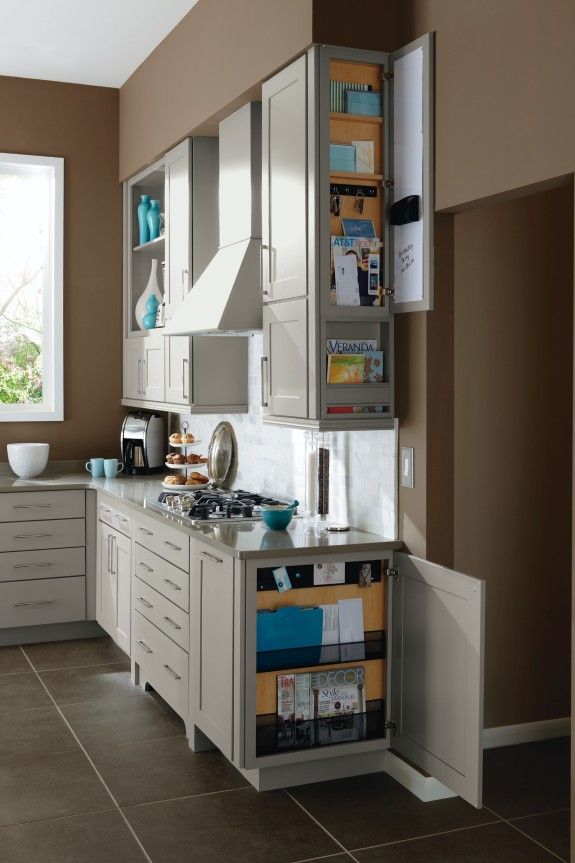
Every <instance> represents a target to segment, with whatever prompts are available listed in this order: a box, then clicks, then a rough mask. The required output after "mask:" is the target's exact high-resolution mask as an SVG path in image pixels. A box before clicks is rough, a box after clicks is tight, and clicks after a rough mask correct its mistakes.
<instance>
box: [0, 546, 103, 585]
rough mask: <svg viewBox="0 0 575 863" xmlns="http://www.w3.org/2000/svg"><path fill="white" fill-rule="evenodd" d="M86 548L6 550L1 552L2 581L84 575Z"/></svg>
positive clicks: (0, 577) (0, 572)
mask: <svg viewBox="0 0 575 863" xmlns="http://www.w3.org/2000/svg"><path fill="white" fill-rule="evenodd" d="M85 572H86V551H85V549H84V548H49V549H46V550H43V551H5V552H3V553H2V554H0V582H1V581H29V580H30V579H40V578H65V577H69V576H72V575H84V574H85Z"/></svg>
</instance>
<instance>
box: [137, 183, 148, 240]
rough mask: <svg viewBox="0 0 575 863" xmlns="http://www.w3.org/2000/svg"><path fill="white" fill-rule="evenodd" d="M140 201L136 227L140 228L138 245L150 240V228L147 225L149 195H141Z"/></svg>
mask: <svg viewBox="0 0 575 863" xmlns="http://www.w3.org/2000/svg"><path fill="white" fill-rule="evenodd" d="M141 198H142V201H141V203H140V204H138V227H139V229H140V245H142V243H149V242H150V228H149V226H148V219H147V215H148V210H149V209H150V196H149V195H141Z"/></svg>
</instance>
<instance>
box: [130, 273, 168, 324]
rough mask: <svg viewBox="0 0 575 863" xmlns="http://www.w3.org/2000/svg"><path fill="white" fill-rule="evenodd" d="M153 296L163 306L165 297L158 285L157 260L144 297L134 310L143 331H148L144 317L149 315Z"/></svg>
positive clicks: (143, 294) (144, 291)
mask: <svg viewBox="0 0 575 863" xmlns="http://www.w3.org/2000/svg"><path fill="white" fill-rule="evenodd" d="M151 296H154V297H155V298H156V300H157V302H158V304H159V305H161V304H162V301H163V297H162V294H161V292H160V286H159V285H158V261H157V259H156V258H152V262H151V266H150V278H149V279H148V284H147V285H146V287H145V288H144V290H143V292H142V296H141V297H140V299H139V300H138V302H137V303H136V308H135V309H134V315H135V318H136V323H137V324H138V326H139V327H140V329H141V330H144V329H146V327H144V317H145V316H146V314H148V307H147V303H148V300H149V299H150V297H151Z"/></svg>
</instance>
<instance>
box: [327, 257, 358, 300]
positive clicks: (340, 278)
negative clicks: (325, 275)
mask: <svg viewBox="0 0 575 863" xmlns="http://www.w3.org/2000/svg"><path fill="white" fill-rule="evenodd" d="M333 266H334V272H335V292H336V296H337V304H338V306H359V305H360V301H359V281H358V278H357V257H356V256H355V255H334V258H333Z"/></svg>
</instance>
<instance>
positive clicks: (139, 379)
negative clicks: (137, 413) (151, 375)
mask: <svg viewBox="0 0 575 863" xmlns="http://www.w3.org/2000/svg"><path fill="white" fill-rule="evenodd" d="M136 389H137V391H138V395H139V396H140V395H141V394H142V360H138V373H137V376H136Z"/></svg>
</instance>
